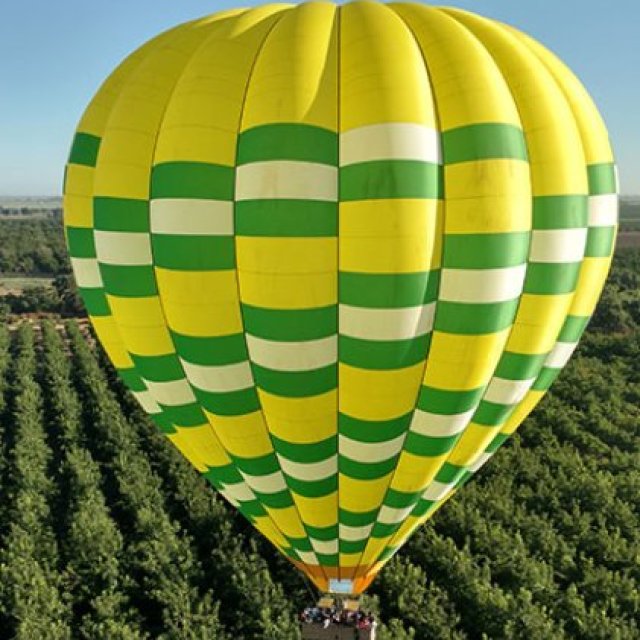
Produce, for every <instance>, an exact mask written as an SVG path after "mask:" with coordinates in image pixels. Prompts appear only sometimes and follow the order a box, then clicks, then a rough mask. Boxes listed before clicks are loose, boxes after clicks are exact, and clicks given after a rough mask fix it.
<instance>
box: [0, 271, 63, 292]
mask: <svg viewBox="0 0 640 640" xmlns="http://www.w3.org/2000/svg"><path fill="white" fill-rule="evenodd" d="M52 282H53V278H51V277H39V276H33V277H29V276H15V277H14V276H3V275H0V296H5V295H7V294H9V293H14V294H19V293H22V292H23V291H24V290H25V289H26V288H28V287H50V286H51V283H52Z"/></svg>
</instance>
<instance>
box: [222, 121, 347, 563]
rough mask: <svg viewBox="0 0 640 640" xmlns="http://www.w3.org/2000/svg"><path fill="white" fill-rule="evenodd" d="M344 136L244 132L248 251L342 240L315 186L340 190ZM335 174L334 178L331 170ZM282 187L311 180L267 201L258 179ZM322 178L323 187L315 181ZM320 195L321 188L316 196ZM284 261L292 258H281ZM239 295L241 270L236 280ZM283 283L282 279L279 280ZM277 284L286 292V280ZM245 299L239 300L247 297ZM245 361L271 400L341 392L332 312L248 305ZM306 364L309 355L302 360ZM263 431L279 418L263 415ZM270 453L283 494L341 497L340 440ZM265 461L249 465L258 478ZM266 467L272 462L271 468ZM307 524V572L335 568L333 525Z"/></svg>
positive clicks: (242, 198) (268, 128)
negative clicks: (269, 178)
mask: <svg viewBox="0 0 640 640" xmlns="http://www.w3.org/2000/svg"><path fill="white" fill-rule="evenodd" d="M337 155H338V137H337V134H336V133H335V132H334V131H330V130H327V129H324V128H321V127H317V126H311V125H306V124H293V123H290V124H287V123H279V124H268V125H261V126H256V127H253V128H250V129H248V130H246V131H243V132H242V133H241V134H240V136H239V141H238V157H237V165H238V170H237V177H236V181H237V182H236V189H237V191H236V201H235V205H234V206H235V216H234V221H235V232H236V236H237V238H238V239H242V241H243V242H244V243H245V244H244V246H247V247H251V246H252V244H253V243H254V242H255V246H259V245H260V243H261V242H268V240H269V239H284V240H289V239H309V240H314V239H334V238H336V237H337V216H338V205H337V198H336V197H335V196H334V197H329V196H326V195H325V196H323V197H320V196H319V195H318V196H316V195H314V186H315V185H316V184H318V183H320V184H322V183H323V182H324V181H327V180H329V181H330V187H333V188H334V189H335V179H336V177H337V163H338V157H337ZM332 171H334V172H335V174H336V175H334V176H333V177H331V172H332ZM270 172H271V175H274V174H275V175H276V176H277V178H276V179H275V180H276V181H280V180H281V179H282V177H283V176H285V175H292V176H294V179H295V175H296V173H297V172H301V173H303V174H304V175H306V176H311V178H310V179H309V180H308V181H307V183H306V184H305V185H304V186H305V187H306V188H307V189H308V190H309V193H308V194H306V195H305V194H304V193H293V192H288V191H287V188H288V185H284V189H285V191H282V192H278V193H273V194H270V193H268V192H267V193H263V192H262V191H261V184H260V176H261V175H265V174H267V173H270ZM316 174H317V176H318V177H317V182H316V180H314V179H313V176H314V175H316ZM319 191H320V192H321V191H322V189H320V190H319ZM283 261H284V262H285V263H286V256H284V257H283ZM239 277H240V281H241V292H242V272H241V271H240V273H239ZM276 277H277V276H276ZM281 282H282V283H283V284H282V285H280V286H286V283H284V278H283V279H282V280H281ZM241 297H242V296H241ZM242 317H243V324H244V331H245V337H246V342H247V345H248V356H249V360H250V363H251V370H252V372H253V376H254V379H255V383H256V387H257V388H258V389H260V390H263V391H264V392H266V393H268V394H271V395H273V396H278V397H282V398H291V399H297V400H304V399H306V398H309V399H312V398H314V397H315V396H319V395H323V394H326V393H328V392H331V391H335V390H336V389H337V385H338V373H337V359H336V339H337V338H336V337H337V307H336V305H329V306H318V307H312V308H305V309H282V308H277V306H276V305H274V306H273V307H264V306H263V307H259V306H255V305H254V304H249V303H248V302H246V301H245V300H244V299H243V300H242ZM306 356H308V357H306ZM265 420H266V423H267V426H269V425H270V424H271V422H272V421H277V420H278V417H277V416H275V415H274V416H272V415H270V414H269V412H265ZM270 440H271V444H272V446H273V450H274V451H273V454H271V455H270V456H269V458H270V460H269V463H268V465H267V464H265V466H264V471H265V473H269V474H278V475H279V476H280V477H281V478H282V486H284V487H285V489H284V490H283V491H282V493H283V494H286V495H287V496H288V500H289V501H290V502H291V505H293V506H295V504H296V503H295V497H296V496H300V497H302V498H322V497H326V496H329V495H331V494H333V493H335V491H336V489H337V484H338V478H337V464H336V454H337V439H336V437H335V436H332V437H329V438H327V439H325V440H322V441H318V442H313V443H297V442H290V441H287V440H283V439H281V438H279V437H277V436H275V435H274V434H273V433H270ZM259 462H260V461H256V460H255V459H254V460H251V461H250V465H251V469H252V473H253V474H256V472H257V469H258V468H259V464H258V465H257V463H259ZM265 462H266V461H265ZM299 515H300V519H301V522H302V524H303V527H304V528H305V531H306V532H307V536H308V537H307V538H306V539H301V540H296V541H292V544H294V546H295V548H296V549H297V550H298V551H301V552H303V555H302V558H303V560H304V561H305V562H307V563H309V564H320V565H323V566H336V565H337V563H338V562H337V561H338V558H337V555H336V554H335V552H334V548H333V543H332V541H333V540H334V539H335V536H336V527H335V526H330V527H325V528H319V527H313V526H311V525H309V524H308V523H307V522H305V521H304V518H303V517H302V514H299Z"/></svg>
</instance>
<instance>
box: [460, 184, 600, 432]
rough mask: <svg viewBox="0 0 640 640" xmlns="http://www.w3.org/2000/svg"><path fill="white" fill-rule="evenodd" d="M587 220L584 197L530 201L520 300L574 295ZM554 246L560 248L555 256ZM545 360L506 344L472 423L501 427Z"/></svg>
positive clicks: (543, 198) (561, 197) (575, 196)
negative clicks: (526, 258) (528, 240)
mask: <svg viewBox="0 0 640 640" xmlns="http://www.w3.org/2000/svg"><path fill="white" fill-rule="evenodd" d="M587 217H588V211H587V195H586V194H583V195H557V196H535V197H534V199H533V223H532V226H533V231H532V238H531V246H530V253H529V262H528V265H527V273H526V278H525V286H524V293H525V294H531V295H535V296H563V295H565V294H571V293H574V291H575V288H576V284H577V281H578V274H579V271H580V265H581V264H582V259H583V256H584V248H585V241H586V237H587ZM556 246H557V247H559V250H557V251H556V250H555V247H556ZM549 247H551V249H552V250H550V249H549ZM565 248H566V249H568V251H566V250H565ZM526 321H527V318H521V317H520V316H516V320H515V323H514V326H520V325H522V324H523V323H526ZM546 357H547V354H528V353H518V352H515V351H512V350H510V349H509V343H507V349H506V350H505V352H504V353H503V355H502V357H501V358H500V362H499V363H498V367H497V369H496V372H495V374H494V376H493V378H492V379H491V382H490V383H489V386H488V388H487V390H486V391H485V394H484V397H483V399H482V401H481V402H480V404H479V406H478V409H477V410H476V412H475V413H474V415H473V418H472V421H473V422H474V423H476V424H480V425H484V426H486V427H487V428H491V429H498V428H499V427H501V426H502V425H503V424H504V423H505V422H506V421H507V420H508V418H509V417H510V416H511V414H512V413H513V411H514V410H515V408H516V407H517V406H518V405H519V404H520V402H521V401H522V399H523V398H524V397H525V395H526V394H527V392H528V391H529V389H530V388H531V387H532V385H533V384H534V383H535V382H536V379H537V377H538V375H539V374H540V372H541V370H542V369H543V365H544V363H545V360H546Z"/></svg>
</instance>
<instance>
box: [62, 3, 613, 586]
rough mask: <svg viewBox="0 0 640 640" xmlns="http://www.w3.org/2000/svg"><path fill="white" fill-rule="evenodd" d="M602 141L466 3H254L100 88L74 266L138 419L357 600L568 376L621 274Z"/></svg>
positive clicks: (203, 24)
mask: <svg viewBox="0 0 640 640" xmlns="http://www.w3.org/2000/svg"><path fill="white" fill-rule="evenodd" d="M616 217H617V198H616V178H615V170H614V165H613V157H612V153H611V149H610V146H609V142H608V138H607V133H606V130H605V128H604V125H603V123H602V121H601V119H600V116H599V115H598V113H597V111H596V109H595V107H594V105H593V103H592V102H591V100H590V98H589V97H588V95H587V94H586V92H585V90H584V89H583V88H582V86H581V85H580V83H579V82H578V81H577V80H576V78H575V77H574V76H573V75H572V74H571V72H570V71H569V70H568V69H567V68H566V67H565V66H564V65H563V64H562V63H561V62H560V61H558V60H557V58H555V57H554V56H553V55H552V54H551V53H549V52H548V51H547V50H545V49H544V48H543V47H542V46H541V45H539V44H537V43H536V42H535V41H533V40H531V39H530V38H528V37H527V36H525V35H523V34H522V33H520V32H518V31H515V30H514V29H512V28H510V27H508V26H505V25H503V24H500V23H497V22H494V21H490V20H486V19H484V18H481V17H478V16H475V15H473V14H470V13H466V12H462V11H458V10H454V9H439V8H432V7H426V6H422V5H417V4H390V5H382V4H376V3H371V2H354V3H351V4H347V5H344V6H341V7H336V6H334V5H332V4H329V3H315V2H312V3H304V4H301V5H298V6H291V5H284V4H278V5H276V4H274V5H266V6H262V7H259V8H255V9H250V10H246V9H237V10H235V9H234V10H230V11H225V12H222V13H218V14H216V15H213V16H210V17H207V18H204V19H201V20H195V21H193V22H190V23H187V24H184V25H181V26H179V27H177V28H175V29H173V30H171V31H168V32H167V33H164V34H162V35H160V36H159V37H157V38H156V39H154V40H152V41H150V42H149V43H147V44H145V45H144V46H143V47H142V48H141V49H139V50H138V51H136V52H135V53H134V54H133V55H131V56H130V57H129V58H128V59H127V60H125V62H123V63H122V65H121V66H120V67H118V69H117V70H116V71H115V72H114V73H113V74H112V75H111V76H110V78H109V79H108V80H107V81H106V82H105V84H104V85H103V86H102V88H101V89H100V90H99V92H98V94H97V95H96V97H95V98H94V100H93V101H92V102H91V104H90V106H89V107H88V109H87V111H86V113H85V114H84V116H83V118H82V121H81V122H80V125H79V128H78V132H77V133H76V136H75V139H74V142H73V146H72V150H71V155H70V160H69V164H68V166H67V172H66V183H65V229H66V235H67V240H68V246H69V251H70V254H71V259H72V264H73V269H74V273H75V277H76V281H77V284H78V286H79V288H80V293H81V295H82V297H83V299H84V302H85V305H86V307H87V310H88V313H89V315H90V319H91V321H92V323H93V327H94V329H95V332H96V334H97V336H98V338H99V340H100V341H101V343H102V345H103V346H104V348H105V350H106V352H107V354H108V355H109V357H110V359H111V360H112V362H113V364H114V365H115V367H116V368H117V369H118V371H119V373H120V375H121V376H122V378H123V380H124V381H125V383H126V384H127V385H128V386H129V387H130V389H131V390H132V392H133V393H134V395H135V396H136V398H137V399H138V400H139V402H140V404H141V405H142V407H143V408H144V409H145V410H146V411H147V412H148V413H149V414H150V415H151V417H152V418H153V419H154V421H155V422H156V423H157V425H158V426H159V427H160V429H162V431H163V432H164V433H166V435H167V437H168V438H169V439H170V440H171V441H172V442H173V443H174V444H175V445H176V446H177V447H178V448H179V449H180V450H181V451H182V452H183V454H184V455H185V456H186V457H187V458H188V459H189V460H190V461H191V462H192V463H193V464H194V465H195V467H196V468H197V469H199V470H200V471H201V472H202V473H203V474H204V475H205V476H206V477H207V478H208V479H209V480H210V481H211V483H212V484H213V485H214V486H215V487H216V488H217V489H218V490H219V491H220V492H221V493H222V495H224V496H225V497H226V499H227V500H228V501H229V502H230V503H231V504H233V505H234V506H235V507H237V509H239V510H240V511H241V512H242V514H243V515H244V516H246V517H247V518H248V519H249V520H250V521H251V522H252V523H253V525H254V526H255V527H256V528H257V529H258V530H259V531H260V532H262V533H263V534H264V535H265V536H266V537H267V538H268V539H269V540H270V541H271V542H272V543H273V544H274V545H275V546H276V547H277V548H278V549H279V550H280V551H281V552H282V553H283V554H285V555H286V556H287V557H288V558H290V559H291V561H292V562H294V563H295V564H296V565H297V566H298V567H299V568H301V569H302V570H304V571H305V572H306V573H307V574H308V575H309V576H310V577H311V578H312V579H313V581H314V582H315V583H316V585H318V587H319V588H321V589H323V590H333V591H337V592H340V591H343V592H348V593H359V592H361V591H362V590H363V589H365V588H366V587H367V585H368V584H369V583H370V581H371V580H372V578H373V577H374V576H375V574H376V573H377V572H378V571H379V569H380V568H381V567H382V565H383V564H384V563H385V561H387V560H388V559H389V558H390V557H391V556H392V555H393V553H394V552H395V551H396V550H397V549H398V548H399V547H400V546H401V545H402V543H403V542H404V541H405V540H406V539H407V537H408V536H409V535H410V534H411V533H412V532H413V531H414V530H415V529H416V527H418V526H419V525H420V524H421V523H423V522H424V521H425V520H426V519H427V518H429V517H430V516H431V515H432V514H433V513H434V511H435V510H436V509H437V508H438V507H439V506H440V505H441V504H442V503H443V502H444V501H445V500H446V499H447V498H448V497H449V496H451V495H452V494H453V493H454V492H455V491H456V489H457V488H458V487H460V485H461V484H463V483H464V482H465V481H466V480H468V478H469V477H471V475H472V474H473V473H475V472H476V471H477V470H478V469H479V468H480V467H481V466H482V465H483V464H484V463H485V462H486V461H487V459H488V458H490V457H491V456H492V455H493V453H494V452H495V451H496V450H497V448H498V447H499V446H500V445H501V444H502V442H503V441H504V440H505V439H506V438H508V437H509V435H510V434H511V433H513V431H514V430H515V429H516V428H517V427H518V425H519V424H520V422H521V421H522V420H523V419H524V418H525V417H526V415H527V414H528V413H529V412H530V411H531V410H532V409H533V407H534V406H535V405H536V404H537V403H538V401H539V400H540V398H541V397H542V396H543V394H544V393H545V391H546V390H547V389H548V387H549V385H550V384H551V383H552V381H553V380H554V379H555V377H556V376H557V374H558V372H559V370H560V369H561V368H562V367H563V366H564V365H565V363H566V362H567V360H568V358H569V357H570V355H571V353H572V351H573V350H574V348H575V346H576V343H577V341H578V339H579V337H580V335H581V333H582V331H583V330H584V328H585V326H586V324H587V322H588V320H589V317H590V315H591V313H592V312H593V309H594V306H595V303H596V301H597V298H598V296H599V293H600V291H601V289H602V286H603V282H604V279H605V277H606V274H607V271H608V267H609V263H610V257H611V253H612V249H613V243H614V236H615V231H616Z"/></svg>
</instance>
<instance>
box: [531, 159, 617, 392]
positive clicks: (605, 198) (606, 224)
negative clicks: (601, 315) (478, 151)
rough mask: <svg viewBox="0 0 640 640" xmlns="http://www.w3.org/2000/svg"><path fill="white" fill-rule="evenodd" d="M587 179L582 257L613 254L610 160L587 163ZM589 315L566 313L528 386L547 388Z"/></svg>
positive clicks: (614, 182) (614, 221) (614, 181)
mask: <svg viewBox="0 0 640 640" xmlns="http://www.w3.org/2000/svg"><path fill="white" fill-rule="evenodd" d="M587 176H588V182H589V197H588V199H587V205H588V230H587V244H586V247H585V255H584V257H585V258H586V259H588V258H608V257H610V256H611V255H612V254H613V250H614V244H615V236H616V230H617V221H618V195H617V193H618V179H617V170H616V166H615V164H613V163H601V164H592V165H588V166H587ZM590 319H591V316H576V315H569V316H567V319H566V321H565V324H564V326H563V327H562V331H561V332H560V335H559V336H558V340H557V342H556V344H555V346H554V348H553V349H552V350H551V353H549V355H548V356H547V359H546V361H545V363H544V366H543V367H542V369H541V370H540V373H539V375H538V377H537V378H536V380H535V382H534V383H533V386H532V388H533V389H535V390H536V391H547V390H548V389H549V387H550V386H551V385H552V384H553V382H554V381H555V379H556V378H557V377H558V375H559V373H560V371H561V370H562V368H563V367H564V366H565V365H566V363H567V362H568V360H569V358H570V357H571V355H572V354H573V352H574V351H575V349H576V347H577V346H578V342H579V341H580V338H581V337H582V334H583V333H584V331H585V329H586V328H587V325H588V324H589V320H590Z"/></svg>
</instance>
